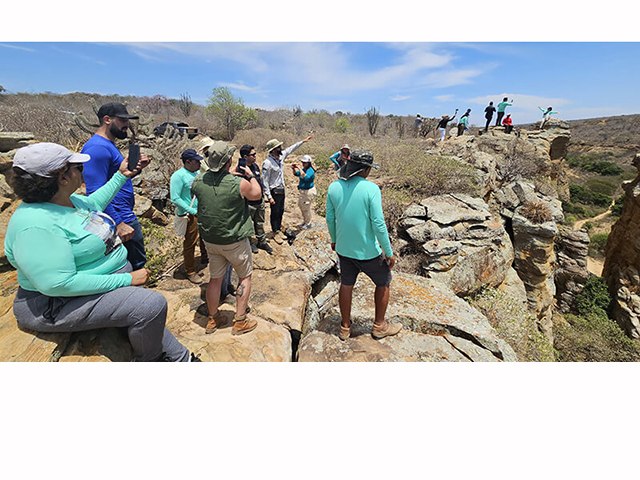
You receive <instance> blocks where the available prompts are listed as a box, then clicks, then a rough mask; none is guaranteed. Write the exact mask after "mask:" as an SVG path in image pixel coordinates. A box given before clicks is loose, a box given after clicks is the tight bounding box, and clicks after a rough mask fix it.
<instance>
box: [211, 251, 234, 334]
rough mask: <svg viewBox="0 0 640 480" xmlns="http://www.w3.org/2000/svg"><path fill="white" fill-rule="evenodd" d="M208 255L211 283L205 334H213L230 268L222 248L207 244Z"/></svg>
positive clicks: (216, 326)
mask: <svg viewBox="0 0 640 480" xmlns="http://www.w3.org/2000/svg"><path fill="white" fill-rule="evenodd" d="M205 247H206V249H207V254H208V255H209V283H208V284H207V290H206V293H205V298H206V302H207V310H208V321H207V326H206V327H205V333H213V332H215V331H216V330H217V328H218V325H217V317H218V313H219V312H218V307H219V306H220V292H221V291H222V282H223V280H224V276H225V274H226V271H227V268H228V266H229V264H228V262H227V259H226V258H225V257H224V256H223V254H222V252H221V251H220V250H221V248H222V246H220V245H215V244H213V243H208V242H205Z"/></svg>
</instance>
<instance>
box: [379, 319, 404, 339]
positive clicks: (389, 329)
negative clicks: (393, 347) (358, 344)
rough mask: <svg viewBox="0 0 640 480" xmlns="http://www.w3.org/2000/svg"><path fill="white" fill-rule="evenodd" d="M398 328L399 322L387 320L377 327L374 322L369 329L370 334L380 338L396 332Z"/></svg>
mask: <svg viewBox="0 0 640 480" xmlns="http://www.w3.org/2000/svg"><path fill="white" fill-rule="evenodd" d="M400 330H402V324H401V323H389V322H387V323H386V324H385V326H384V327H379V326H378V325H376V324H375V323H374V324H373V329H372V330H371V336H372V337H373V338H375V339H376V340H380V339H381V338H384V337H390V336H392V335H395V334H397V333H398V332H399V331H400Z"/></svg>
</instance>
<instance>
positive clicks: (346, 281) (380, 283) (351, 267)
mask: <svg viewBox="0 0 640 480" xmlns="http://www.w3.org/2000/svg"><path fill="white" fill-rule="evenodd" d="M338 258H339V259H340V283H341V284H342V285H345V286H347V287H351V286H353V285H355V283H356V279H357V278H358V274H359V273H360V272H363V273H364V274H365V275H366V276H367V277H369V278H370V279H371V280H372V281H373V283H374V284H375V285H376V287H388V286H389V284H390V283H391V269H390V268H389V265H388V264H387V262H386V261H385V259H384V256H383V255H382V254H380V256H379V257H376V258H372V259H371V260H357V259H355V258H349V257H343V256H342V255H340V254H338Z"/></svg>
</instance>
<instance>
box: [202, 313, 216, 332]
mask: <svg viewBox="0 0 640 480" xmlns="http://www.w3.org/2000/svg"><path fill="white" fill-rule="evenodd" d="M216 316H217V315H216ZM216 316H212V315H209V317H208V319H209V321H208V322H207V326H206V327H205V329H204V333H213V332H215V331H216V330H217V329H218V324H217V322H216V319H215V317H216Z"/></svg>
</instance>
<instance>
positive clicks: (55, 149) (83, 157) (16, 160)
mask: <svg viewBox="0 0 640 480" xmlns="http://www.w3.org/2000/svg"><path fill="white" fill-rule="evenodd" d="M89 160H91V157H90V156H89V155H87V154H86V153H74V152H72V151H71V150H69V149H67V148H65V147H63V146H62V145H58V144H57V143H47V142H43V143H34V144H32V145H27V146H26V147H22V148H20V149H18V151H17V152H16V154H15V155H14V157H13V166H14V167H19V168H21V169H22V170H24V171H25V172H28V173H31V174H33V175H38V176H39V177H48V178H51V177H53V176H54V172H57V171H58V170H60V169H62V168H63V167H64V166H65V165H67V164H69V163H85V162H88V161H89Z"/></svg>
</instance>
